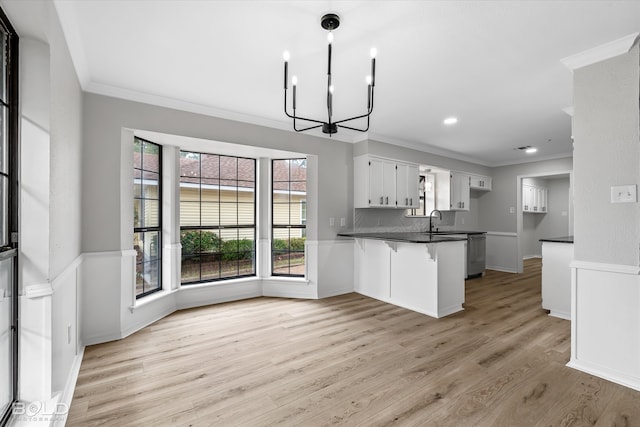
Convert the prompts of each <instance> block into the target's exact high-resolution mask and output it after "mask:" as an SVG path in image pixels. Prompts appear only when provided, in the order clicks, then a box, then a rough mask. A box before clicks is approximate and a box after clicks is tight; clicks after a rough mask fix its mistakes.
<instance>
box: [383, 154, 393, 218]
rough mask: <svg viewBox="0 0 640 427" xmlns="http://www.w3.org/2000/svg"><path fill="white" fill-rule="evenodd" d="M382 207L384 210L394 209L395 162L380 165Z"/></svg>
mask: <svg viewBox="0 0 640 427" xmlns="http://www.w3.org/2000/svg"><path fill="white" fill-rule="evenodd" d="M382 169H383V170H382V178H383V179H382V197H383V203H382V205H383V206H384V207H386V208H395V207H396V164H395V162H387V161H385V162H383V163H382Z"/></svg>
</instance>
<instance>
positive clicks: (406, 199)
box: [404, 197, 409, 205]
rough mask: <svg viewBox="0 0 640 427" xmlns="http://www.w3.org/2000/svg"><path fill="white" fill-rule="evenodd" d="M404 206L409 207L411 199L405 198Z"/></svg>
mask: <svg viewBox="0 0 640 427" xmlns="http://www.w3.org/2000/svg"><path fill="white" fill-rule="evenodd" d="M404 204H405V205H408V204H409V198H408V197H405V198H404Z"/></svg>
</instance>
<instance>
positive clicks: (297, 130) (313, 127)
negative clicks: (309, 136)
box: [293, 123, 322, 132]
mask: <svg viewBox="0 0 640 427" xmlns="http://www.w3.org/2000/svg"><path fill="white" fill-rule="evenodd" d="M320 127H322V125H315V126H309V127H307V128H304V129H297V128H296V124H295V123H294V124H293V130H295V131H296V132H304V131H306V130H310V129H317V128H320Z"/></svg>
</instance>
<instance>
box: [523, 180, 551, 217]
mask: <svg viewBox="0 0 640 427" xmlns="http://www.w3.org/2000/svg"><path fill="white" fill-rule="evenodd" d="M547 199H548V190H547V189H546V188H545V187H538V186H536V185H530V184H522V212H528V213H547Z"/></svg>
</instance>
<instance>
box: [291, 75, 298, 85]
mask: <svg viewBox="0 0 640 427" xmlns="http://www.w3.org/2000/svg"><path fill="white" fill-rule="evenodd" d="M291 84H292V85H294V86H297V85H298V77H297V76H293V77H291Z"/></svg>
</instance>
